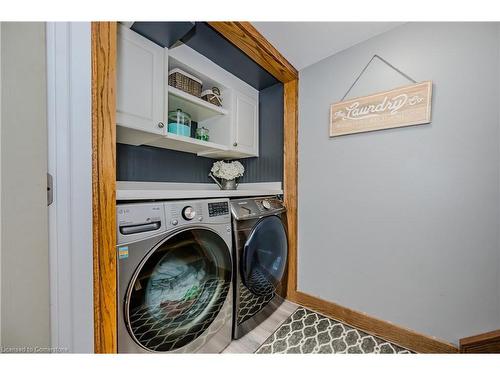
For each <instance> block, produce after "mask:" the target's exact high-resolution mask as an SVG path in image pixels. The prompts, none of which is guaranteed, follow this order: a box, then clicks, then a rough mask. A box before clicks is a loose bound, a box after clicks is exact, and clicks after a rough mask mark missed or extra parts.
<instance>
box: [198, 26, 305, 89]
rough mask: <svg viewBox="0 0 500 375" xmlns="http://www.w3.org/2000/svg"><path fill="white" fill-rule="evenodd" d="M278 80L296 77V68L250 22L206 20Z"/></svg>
mask: <svg viewBox="0 0 500 375" xmlns="http://www.w3.org/2000/svg"><path fill="white" fill-rule="evenodd" d="M208 24H209V25H210V26H211V27H212V28H214V29H215V30H216V31H218V32H219V33H220V34H222V36H224V37H225V38H226V39H227V40H229V41H230V42H231V43H233V44H234V45H235V46H236V47H238V48H239V49H240V50H242V51H243V52H245V53H246V54H247V55H248V56H249V57H250V58H251V59H252V60H253V61H255V62H256V63H257V64H259V65H260V66H261V67H262V68H264V69H265V70H267V71H268V72H269V73H270V74H272V75H273V76H274V77H275V78H276V79H277V80H279V81H280V82H283V83H286V82H289V81H294V80H296V79H298V77H299V75H298V73H297V70H296V69H295V68H294V67H293V66H292V64H290V63H289V62H288V61H287V59H285V57H283V55H282V54H281V53H279V52H278V50H277V49H276V48H274V47H273V46H272V44H271V43H269V41H268V40H267V39H266V38H264V37H263V36H262V34H260V33H259V32H258V31H257V29H256V28H255V27H253V26H252V24H251V23H250V22H208Z"/></svg>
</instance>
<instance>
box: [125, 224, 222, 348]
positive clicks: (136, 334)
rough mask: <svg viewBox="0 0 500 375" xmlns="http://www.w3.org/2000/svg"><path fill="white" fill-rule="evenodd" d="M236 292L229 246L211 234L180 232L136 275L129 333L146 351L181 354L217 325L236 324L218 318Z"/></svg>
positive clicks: (131, 292)
mask: <svg viewBox="0 0 500 375" xmlns="http://www.w3.org/2000/svg"><path fill="white" fill-rule="evenodd" d="M230 286H231V258H230V252H229V248H228V246H227V245H226V243H225V242H224V240H223V239H222V238H221V237H220V236H219V235H218V234H216V233H215V232H213V231H211V230H208V229H188V230H184V231H181V232H178V233H176V234H175V235H173V236H172V237H169V238H166V239H165V240H164V241H163V242H161V243H160V244H159V245H157V246H156V248H155V249H153V250H152V251H151V252H150V253H148V255H147V256H146V257H145V259H144V260H143V261H142V262H141V264H140V265H139V267H138V269H137V270H136V272H135V273H134V276H133V278H132V280H131V282H130V284H129V287H128V291H127V294H126V300H125V320H126V324H127V328H128V330H129V332H130V333H131V335H132V337H133V338H134V340H135V341H136V342H137V343H138V344H139V345H140V346H142V347H143V348H144V349H146V350H149V351H154V352H167V351H172V350H175V349H178V348H181V347H183V346H185V345H187V344H189V343H190V342H192V341H193V340H195V339H196V338H198V337H199V336H201V335H202V334H203V332H205V331H206V329H207V328H208V327H209V326H210V325H211V324H212V323H214V321H215V323H216V324H220V325H221V326H222V324H224V322H225V321H226V320H227V319H230V316H229V317H223V316H220V317H218V315H219V312H220V311H221V309H222V307H223V305H224V302H225V301H226V297H227V295H228V292H229V288H230ZM216 330H217V329H216V328H214V329H213V330H211V331H212V332H216Z"/></svg>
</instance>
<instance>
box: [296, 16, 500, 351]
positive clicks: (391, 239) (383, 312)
mask: <svg viewBox="0 0 500 375" xmlns="http://www.w3.org/2000/svg"><path fill="white" fill-rule="evenodd" d="M499 45H500V43H499V33H498V26H497V24H495V23H481V24H473V23H467V24H466V23H434V24H423V23H413V24H405V25H403V26H400V27H398V28H396V29H394V30H391V31H389V32H387V33H385V34H382V35H380V36H377V37H375V38H372V39H370V40H368V41H365V42H363V43H361V44H359V45H356V46H354V47H351V48H349V49H347V50H345V51H343V52H340V53H338V54H336V55H333V56H331V57H329V58H327V59H325V60H322V61H320V62H319V63H317V64H314V65H312V66H310V67H308V68H306V69H304V70H302V71H300V80H299V84H300V86H299V259H298V288H299V290H300V291H303V292H305V293H308V294H311V295H315V296H319V297H321V298H323V299H326V300H330V301H334V302H337V303H339V304H341V305H344V306H347V307H350V308H353V309H356V310H360V311H363V312H366V313H368V314H370V315H373V316H376V317H379V318H381V319H384V320H388V321H391V322H394V323H396V324H400V325H403V326H406V327H408V328H411V329H414V330H416V331H419V332H422V333H425V334H430V335H433V336H437V337H439V338H442V339H445V340H448V341H450V342H453V343H457V341H458V339H459V338H461V337H464V336H468V335H471V334H475V333H481V332H486V331H490V330H493V329H498V328H500V296H499V286H500V284H499V273H500V256H499V234H498V233H499V230H498V229H499V225H500V220H499V207H500V189H499V177H500V176H499V168H500V166H499V135H500V134H499V109H498V102H499V100H500V96H499V79H498V74H499V65H500V61H499ZM374 54H379V55H381V56H382V57H384V58H385V59H387V60H388V61H389V62H391V63H392V64H394V65H395V66H396V67H398V68H400V69H402V70H403V71H404V72H405V73H407V74H408V75H410V76H412V77H413V78H414V79H416V80H417V81H423V80H433V81H434V93H433V110H432V124H430V125H423V126H416V127H409V128H400V129H392V130H384V131H378V132H371V133H363V134H355V135H348V136H343V137H337V138H332V139H329V138H328V124H329V106H330V104H332V103H334V102H336V101H339V100H340V98H342V96H343V95H344V93H345V92H346V91H347V89H348V88H349V86H350V85H351V83H352V82H353V81H354V79H355V77H356V76H357V74H359V72H360V71H361V69H362V68H363V67H364V65H365V64H366V63H367V62H368V61H369V59H370V58H371V57H372V56H373V55H374ZM407 83H408V81H406V80H405V79H404V78H403V77H401V76H399V75H398V74H397V73H396V72H394V71H392V70H390V69H389V68H387V67H386V66H385V65H383V64H382V63H380V62H376V63H374V64H373V65H372V66H370V68H369V69H368V70H367V71H366V73H365V75H364V76H363V77H362V78H361V80H360V81H359V83H358V84H357V85H356V86H355V88H354V89H353V90H352V92H351V93H350V95H349V97H355V96H360V95H367V94H371V93H374V92H377V91H382V90H385V89H390V88H393V87H397V86H400V85H404V84H407Z"/></svg>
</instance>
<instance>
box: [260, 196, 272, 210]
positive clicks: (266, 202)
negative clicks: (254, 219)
mask: <svg viewBox="0 0 500 375" xmlns="http://www.w3.org/2000/svg"><path fill="white" fill-rule="evenodd" d="M262 207H264V208H265V209H266V210H269V209H271V202H269V201H268V200H267V199H264V200H263V201H262Z"/></svg>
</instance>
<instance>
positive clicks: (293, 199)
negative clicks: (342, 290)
mask: <svg viewBox="0 0 500 375" xmlns="http://www.w3.org/2000/svg"><path fill="white" fill-rule="evenodd" d="M209 24H210V25H211V26H212V27H213V28H214V29H215V30H217V31H218V32H219V33H220V34H222V36H224V37H225V38H226V39H228V40H229V41H230V42H231V43H233V44H234V45H235V46H236V47H238V48H239V49H241V50H242V51H243V52H244V53H245V54H247V55H248V56H249V57H250V58H251V59H252V60H254V61H255V62H256V63H257V64H259V65H260V66H261V67H262V68H264V69H265V70H266V71H268V72H269V73H270V74H272V75H273V76H274V77H275V78H276V79H278V80H279V81H280V82H282V83H283V85H284V161H283V163H284V176H283V190H284V199H285V203H286V207H287V210H288V213H287V225H288V236H289V258H288V270H289V271H288V279H287V295H290V294H291V292H294V291H296V288H297V277H296V270H297V265H296V261H297V135H298V134H297V107H298V73H297V70H296V69H295V68H294V67H293V66H292V65H291V64H290V63H289V62H288V61H287V60H286V59H285V58H284V57H283V56H282V55H281V54H280V53H279V52H278V51H277V50H276V49H275V48H274V47H273V46H272V45H271V44H270V43H269V42H268V41H267V40H266V39H265V38H264V37H263V36H262V35H261V34H260V33H259V32H258V31H257V30H256V29H255V28H254V27H253V26H252V25H251V24H250V23H249V22H209ZM116 29H117V24H116V22H92V150H93V152H92V212H93V254H94V350H95V352H96V353H116V351H117V302H116V292H117V286H116V279H117V278H116V266H117V264H116V250H115V249H116V218H115V214H116V125H115V114H116Z"/></svg>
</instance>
